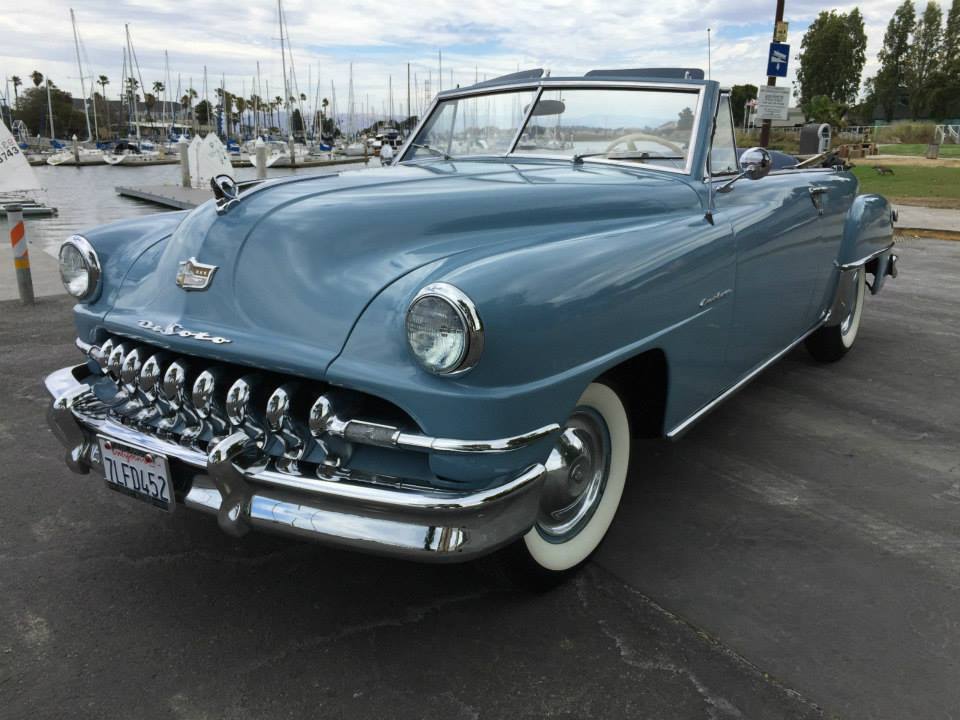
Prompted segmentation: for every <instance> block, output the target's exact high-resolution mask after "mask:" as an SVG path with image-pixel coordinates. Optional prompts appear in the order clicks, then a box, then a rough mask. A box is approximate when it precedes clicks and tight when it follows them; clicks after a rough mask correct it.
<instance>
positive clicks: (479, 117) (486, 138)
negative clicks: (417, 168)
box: [404, 89, 536, 160]
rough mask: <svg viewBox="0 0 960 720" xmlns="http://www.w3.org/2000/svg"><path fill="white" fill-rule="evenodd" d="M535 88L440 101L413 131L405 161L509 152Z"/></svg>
mask: <svg viewBox="0 0 960 720" xmlns="http://www.w3.org/2000/svg"><path fill="white" fill-rule="evenodd" d="M534 97H536V89H531V90H523V91H521V92H503V93H491V94H489V95H472V96H469V97H462V98H455V99H452V100H443V101H442V102H440V103H439V104H438V105H437V107H436V109H435V110H434V111H433V114H431V115H430V118H429V119H428V120H427V122H426V123H425V124H424V126H423V128H422V129H421V130H420V132H419V133H417V136H416V137H415V138H414V140H413V143H412V144H411V147H410V151H409V152H408V153H407V155H406V157H405V158H404V159H405V160H411V159H413V158H417V159H421V158H424V157H451V156H452V157H458V156H462V155H504V154H506V153H507V152H509V151H510V147H511V146H512V145H513V140H514V138H515V137H516V136H517V131H518V130H519V129H520V125H521V124H522V123H523V118H524V117H525V116H526V112H527V109H528V108H529V106H530V103H532V102H533V98H534Z"/></svg>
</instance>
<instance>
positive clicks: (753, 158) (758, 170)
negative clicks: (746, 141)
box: [717, 147, 773, 193]
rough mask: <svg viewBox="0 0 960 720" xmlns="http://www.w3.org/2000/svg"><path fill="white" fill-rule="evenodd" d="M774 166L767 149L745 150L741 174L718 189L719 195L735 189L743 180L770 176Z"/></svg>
mask: <svg viewBox="0 0 960 720" xmlns="http://www.w3.org/2000/svg"><path fill="white" fill-rule="evenodd" d="M772 166H773V159H772V158H771V157H770V153H768V152H767V150H766V148H762V147H752V148H750V149H749V150H744V151H743V154H742V155H740V174H739V175H737V176H736V177H735V178H733V179H732V180H730V181H729V182H727V183H724V184H723V185H721V186H720V187H718V188H717V192H718V193H727V192H730V191H731V190H732V189H733V184H734V183H735V182H736V181H737V180H739V179H741V178H748V179H750V180H759V179H760V178H764V177H766V176H767V175H769V174H770V168H771V167H772Z"/></svg>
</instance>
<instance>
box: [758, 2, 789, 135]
mask: <svg viewBox="0 0 960 720" xmlns="http://www.w3.org/2000/svg"><path fill="white" fill-rule="evenodd" d="M783 3H784V0H777V19H776V22H774V24H773V39H774V40H776V39H777V24H778V23H781V22H783ZM776 84H777V79H776V78H775V77H774V76H772V75H769V76H767V86H768V87H773V86H774V85H776ZM769 145H770V120H764V121H763V126H762V127H761V129H760V147H768V146H769Z"/></svg>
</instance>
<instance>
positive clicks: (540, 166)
mask: <svg viewBox="0 0 960 720" xmlns="http://www.w3.org/2000/svg"><path fill="white" fill-rule="evenodd" d="M697 208H699V200H698V196H697V195H696V193H695V192H694V191H693V190H692V189H691V188H690V186H689V185H688V184H687V183H686V182H684V181H683V180H681V179H679V178H676V177H673V176H670V175H668V174H667V173H660V172H638V171H635V170H632V169H630V170H627V169H623V168H619V167H616V166H609V165H600V164H591V163H587V164H584V165H582V166H573V165H571V164H570V163H557V162H543V163H530V162H526V163H522V164H521V163H517V164H507V163H497V162H470V163H465V162H457V163H446V162H444V163H437V164H428V165H407V166H396V167H393V168H385V169H382V170H367V171H356V172H344V173H340V174H337V175H323V176H311V177H306V178H296V179H287V180H283V181H274V182H269V183H265V184H263V185H261V186H258V187H256V188H254V189H252V190H249V191H247V192H246V193H245V194H243V195H241V201H240V202H239V203H238V204H237V205H236V206H234V207H233V208H231V209H230V211H229V212H227V213H226V214H224V215H218V214H217V212H216V207H215V205H214V204H213V203H212V202H209V203H206V204H204V205H203V206H201V207H199V208H197V209H196V210H195V211H194V212H193V213H191V214H190V215H189V216H187V218H186V219H185V220H184V221H183V222H182V223H181V224H180V226H179V227H178V228H177V230H176V231H175V232H174V233H173V235H172V236H170V237H169V239H168V240H167V241H166V242H162V243H158V244H157V245H156V246H154V248H152V249H151V250H149V251H147V252H145V253H144V254H143V255H141V256H140V258H139V259H138V260H137V262H136V263H135V264H134V266H133V267H132V268H131V269H130V270H129V272H128V273H127V275H126V277H125V279H124V282H123V286H122V287H121V289H120V292H119V293H117V296H116V302H115V304H114V306H113V307H112V309H111V310H110V311H109V312H108V314H107V316H106V318H105V321H106V322H105V324H106V326H107V328H108V329H110V330H112V331H114V332H120V333H123V334H127V335H134V336H139V337H144V338H146V339H149V341H150V342H152V343H154V344H159V345H162V346H167V347H170V348H172V349H175V350H177V351H179V352H187V353H190V354H198V355H205V356H209V357H218V358H221V359H225V360H232V361H237V362H243V363H245V364H253V365H260V366H262V367H271V368H273V369H276V370H285V371H288V372H298V373H302V374H307V375H310V376H314V377H318V378H322V377H323V373H324V371H325V369H326V367H327V366H328V365H329V363H330V362H332V360H333V359H334V358H335V357H336V355H337V354H338V353H339V352H340V350H341V348H342V347H343V345H344V343H345V342H346V340H347V337H348V336H349V334H350V331H351V328H352V327H353V325H354V323H355V322H356V320H357V319H358V318H359V316H360V314H361V313H362V312H363V310H364V308H365V307H366V306H367V305H368V304H369V303H370V301H371V300H372V299H373V298H374V297H375V296H376V295H377V294H378V293H379V292H380V291H381V290H382V289H383V288H385V287H386V286H387V285H389V284H390V283H392V282H393V281H395V280H396V279H397V278H399V277H401V276H403V275H405V274H406V273H409V272H411V271H413V270H415V269H417V268H419V267H422V266H424V265H426V264H428V263H431V262H434V261H436V260H439V259H442V258H447V257H450V256H452V255H456V254H459V253H466V254H469V256H470V257H471V258H475V257H476V256H477V253H489V254H495V253H497V252H498V251H500V250H502V249H504V248H505V247H508V248H515V247H516V246H518V245H523V244H529V243H535V242H551V241H555V240H560V239H564V238H568V237H571V236H575V235H579V234H582V233H584V232H594V233H596V232H602V231H604V230H605V229H615V228H618V227H623V226H626V225H635V224H637V223H638V222H648V223H657V222H662V221H663V222H665V221H667V220H668V219H670V218H671V217H675V216H676V215H677V214H679V213H682V214H689V213H690V212H691V211H693V210H696V209H697ZM191 258H193V259H195V260H197V261H199V262H201V263H205V264H209V265H215V266H216V267H217V269H216V271H215V272H214V275H213V278H212V281H211V283H210V285H209V287H208V288H207V289H204V290H190V291H187V290H183V289H181V288H179V287H178V286H177V285H176V276H177V271H178V268H179V266H180V263H181V262H183V261H185V260H188V259H191ZM150 328H154V329H152V330H151V329H150ZM161 328H162V329H166V331H165V332H164V331H161V330H159V329H161ZM181 330H187V331H192V332H194V333H197V332H200V333H208V334H210V335H212V336H216V337H218V338H223V339H225V340H229V341H230V342H224V343H211V342H206V341H203V340H199V339H197V338H196V337H195V336H191V335H189V334H184V333H182V332H180V331H181ZM385 332H402V328H400V327H391V328H386V329H385Z"/></svg>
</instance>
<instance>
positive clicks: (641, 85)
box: [396, 78, 707, 175]
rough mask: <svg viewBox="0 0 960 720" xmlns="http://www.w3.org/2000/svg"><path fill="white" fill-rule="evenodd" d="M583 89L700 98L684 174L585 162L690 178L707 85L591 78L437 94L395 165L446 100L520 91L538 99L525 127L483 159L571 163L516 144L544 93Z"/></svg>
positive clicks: (606, 160)
mask: <svg viewBox="0 0 960 720" xmlns="http://www.w3.org/2000/svg"><path fill="white" fill-rule="evenodd" d="M577 87H583V88H587V89H597V88H601V89H602V88H627V89H635V90H670V91H678V92H687V93H691V94H694V93H695V94H696V95H697V107H696V110H695V111H694V115H693V126H692V128H691V131H690V139H691V141H692V142H691V145H690V147H688V148H687V157H686V162H685V163H684V168H683V169H682V170H681V169H679V168H665V167H663V166H661V165H652V164H649V163H638V162H633V161H630V160H616V159H611V158H585V159H584V160H585V162H595V163H600V164H610V165H616V166H618V167H636V168H647V169H650V170H658V171H663V172H670V173H674V174H680V175H690V174H691V173H692V172H693V157H694V155H695V154H696V152H697V149H698V148H697V143H698V141H699V138H700V130H701V127H700V125H701V123H702V121H703V107H704V96H705V94H706V87H707V86H706V84H700V83H675V82H658V81H655V80H602V79H600V80H592V79H590V78H570V79H565V80H559V79H556V80H555V79H552V78H542V79H540V80H538V81H535V82H529V81H528V82H522V83H516V84H510V85H496V86H488V87H477V86H471V87H467V88H463V89H461V90H452V91H451V90H448V91H445V92H443V93H441V94H437V95H435V96H434V98H433V102H432V103H431V104H430V108H429V109H428V110H427V112H426V113H425V114H424V116H423V118H421V120H420V122H419V123H417V126H416V128H414V130H413V132H412V133H411V134H410V136H409V140H410V142H407V143H405V144H404V149H403V151H402V153H401V155H400V157H399V158H398V159H397V161H396V162H398V163H401V162H409V161H408V160H406V158H407V155H409V153H410V144H411V142H412V141H413V139H414V138H416V137H417V136H418V135H419V134H420V131H421V130H422V129H423V127H424V125H426V123H427V121H428V120H429V119H430V117H431V116H432V115H433V113H434V112H435V111H436V109H437V106H438V105H439V104H440V103H441V102H443V101H445V100H456V99H460V98H464V97H470V96H472V95H495V94H500V93H503V92H511V91H517V90H536V91H537V93H536V96H535V98H534V100H533V102H531V103H530V107H529V109H528V111H527V113H526V115H525V117H524V120H523V123H522V124H521V125H520V127H519V128H518V130H517V133H516V134H515V135H514V138H513V143H512V144H511V145H510V150H509V151H508V152H507V153H505V154H502V155H500V154H490V155H486V156H481V157H490V158H504V159H512V158H531V159H537V158H544V159H549V160H566V161H568V162H569V161H570V157H569V156H565V155H559V156H558V155H539V154H519V153H517V152H515V150H516V146H517V143H518V142H520V137H521V136H522V135H523V131H524V129H525V128H526V126H527V123H528V122H529V121H530V117H531V114H532V113H533V109H534V107H536V104H537V102H539V101H540V98H541V96H542V95H543V91H544V90H549V89H551V88H577ZM462 159H464V158H460V157H454V158H453V160H462Z"/></svg>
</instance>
